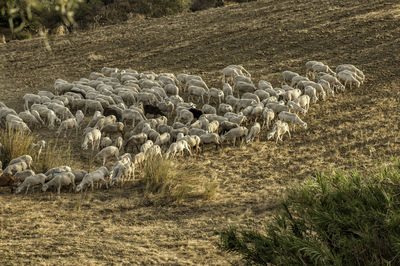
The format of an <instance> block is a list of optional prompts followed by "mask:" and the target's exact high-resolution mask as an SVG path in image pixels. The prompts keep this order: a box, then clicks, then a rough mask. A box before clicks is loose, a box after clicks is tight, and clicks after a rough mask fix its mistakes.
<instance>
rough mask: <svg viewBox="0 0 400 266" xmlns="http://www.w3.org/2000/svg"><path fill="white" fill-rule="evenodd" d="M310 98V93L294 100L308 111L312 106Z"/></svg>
mask: <svg viewBox="0 0 400 266" xmlns="http://www.w3.org/2000/svg"><path fill="white" fill-rule="evenodd" d="M310 99H311V98H310V96H308V95H301V96H300V97H299V98H297V99H295V101H294V102H295V103H297V104H298V105H300V107H301V108H303V109H304V110H306V111H307V112H308V109H309V108H310Z"/></svg>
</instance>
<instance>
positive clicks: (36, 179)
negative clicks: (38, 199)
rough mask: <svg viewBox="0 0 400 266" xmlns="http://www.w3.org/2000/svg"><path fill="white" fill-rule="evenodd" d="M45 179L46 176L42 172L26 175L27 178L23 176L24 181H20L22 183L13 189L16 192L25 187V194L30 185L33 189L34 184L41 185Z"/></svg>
mask: <svg viewBox="0 0 400 266" xmlns="http://www.w3.org/2000/svg"><path fill="white" fill-rule="evenodd" d="M45 180H46V176H45V175H44V174H36V175H32V176H28V177H27V178H25V180H24V182H22V184H21V185H19V187H17V190H16V191H15V193H16V194H18V193H20V192H21V191H22V190H23V189H25V188H26V191H25V194H27V193H28V190H29V188H30V187H32V191H33V187H34V186H36V185H39V184H42V185H43V184H44V182H45Z"/></svg>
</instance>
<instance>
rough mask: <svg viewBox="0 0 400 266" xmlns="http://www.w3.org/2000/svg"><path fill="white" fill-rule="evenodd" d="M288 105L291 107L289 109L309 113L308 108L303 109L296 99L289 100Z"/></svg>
mask: <svg viewBox="0 0 400 266" xmlns="http://www.w3.org/2000/svg"><path fill="white" fill-rule="evenodd" d="M286 105H287V106H288V107H289V111H294V112H300V113H302V114H306V113H307V110H306V109H303V108H302V107H301V106H300V105H299V104H297V103H296V102H294V101H288V102H287V103H286Z"/></svg>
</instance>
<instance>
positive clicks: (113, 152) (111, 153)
mask: <svg viewBox="0 0 400 266" xmlns="http://www.w3.org/2000/svg"><path fill="white" fill-rule="evenodd" d="M118 155H119V149H118V148H117V147H115V146H108V147H105V148H104V149H102V150H101V151H99V152H98V153H97V154H96V155H95V159H102V161H103V164H102V165H103V166H104V165H105V164H106V160H107V159H111V158H114V157H115V158H116V159H117V160H118Z"/></svg>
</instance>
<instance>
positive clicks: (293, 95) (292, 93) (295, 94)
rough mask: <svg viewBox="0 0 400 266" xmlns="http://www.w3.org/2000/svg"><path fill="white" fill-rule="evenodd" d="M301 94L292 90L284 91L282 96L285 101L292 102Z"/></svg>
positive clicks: (297, 90) (299, 91) (296, 90)
mask: <svg viewBox="0 0 400 266" xmlns="http://www.w3.org/2000/svg"><path fill="white" fill-rule="evenodd" d="M301 94H302V93H301V90H299V89H293V90H288V91H286V92H285V93H284V94H283V95H282V96H283V98H284V99H285V100H287V101H293V100H294V99H296V98H299V97H300V96H301Z"/></svg>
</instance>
